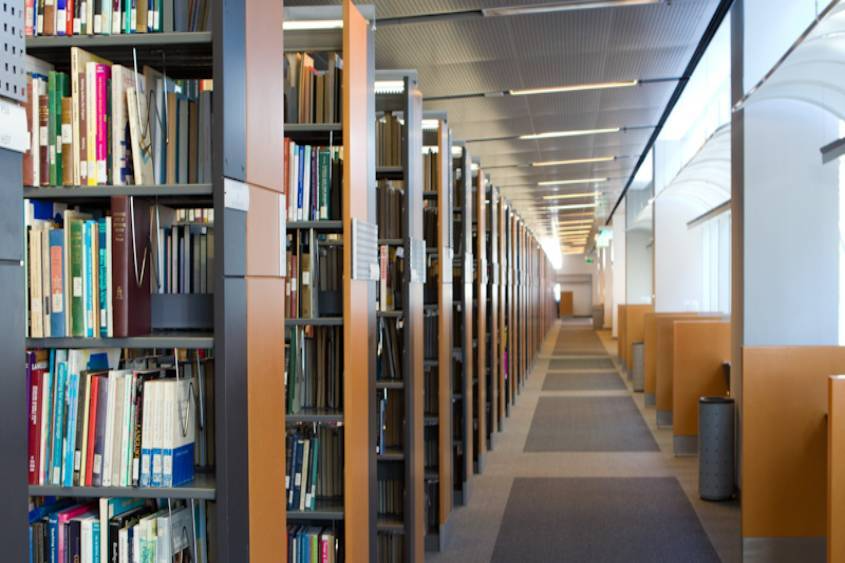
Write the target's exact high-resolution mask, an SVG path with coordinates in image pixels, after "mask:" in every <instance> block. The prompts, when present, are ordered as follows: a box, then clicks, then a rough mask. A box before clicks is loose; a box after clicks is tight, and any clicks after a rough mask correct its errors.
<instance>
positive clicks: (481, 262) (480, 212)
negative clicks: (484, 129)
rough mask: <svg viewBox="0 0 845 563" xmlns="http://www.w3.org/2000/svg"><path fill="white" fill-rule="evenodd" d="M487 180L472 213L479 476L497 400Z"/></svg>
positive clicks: (476, 183)
mask: <svg viewBox="0 0 845 563" xmlns="http://www.w3.org/2000/svg"><path fill="white" fill-rule="evenodd" d="M486 188H487V179H486V176H485V174H484V170H482V169H481V168H480V167H479V168H478V171H477V173H476V174H475V176H474V178H473V190H472V195H473V199H474V200H475V206H474V209H473V211H474V213H473V218H474V219H473V225H472V227H473V244H474V248H475V275H474V276H473V283H474V284H475V300H474V302H473V319H474V321H475V327H474V330H475V332H474V333H475V343H474V346H473V354H474V356H475V372H476V374H477V376H476V380H477V381H478V383H477V384H476V389H477V401H476V408H475V411H476V415H475V418H476V436H475V466H476V467H475V468H476V471H477V472H478V473H482V472H483V471H484V459H485V452H486V451H487V450H488V449H489V444H490V440H491V438H490V436H491V430H492V429H493V428H494V425H493V423H492V421H491V417H492V416H493V410H492V408H491V407H492V404H491V399H492V398H493V397H495V394H494V392H493V389H492V388H491V387H492V383H493V378H492V377H491V376H490V368H489V363H488V359H487V339H488V336H489V335H488V331H487V319H488V317H487V305H488V304H487V191H486Z"/></svg>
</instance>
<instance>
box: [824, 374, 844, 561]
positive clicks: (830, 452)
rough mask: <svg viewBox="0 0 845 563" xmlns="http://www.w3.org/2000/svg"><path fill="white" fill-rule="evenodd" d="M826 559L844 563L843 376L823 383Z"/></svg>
mask: <svg viewBox="0 0 845 563" xmlns="http://www.w3.org/2000/svg"><path fill="white" fill-rule="evenodd" d="M827 389H828V393H827V396H828V403H827V404H828V407H827V417H828V418H827V560H828V562H829V563H843V561H845V533H843V530H845V376H842V375H839V376H835V377H830V378H828V380H827Z"/></svg>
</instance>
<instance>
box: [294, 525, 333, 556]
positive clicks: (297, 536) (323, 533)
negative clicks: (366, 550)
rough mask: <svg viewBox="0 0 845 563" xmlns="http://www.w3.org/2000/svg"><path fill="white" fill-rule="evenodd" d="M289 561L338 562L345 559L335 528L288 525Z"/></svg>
mask: <svg viewBox="0 0 845 563" xmlns="http://www.w3.org/2000/svg"><path fill="white" fill-rule="evenodd" d="M287 533H288V553H287V557H288V558H287V560H288V563H337V562H338V561H342V560H343V556H342V555H341V553H340V540H339V539H338V536H337V532H336V531H335V530H334V529H333V528H321V527H319V526H298V525H289V526H288V530H287Z"/></svg>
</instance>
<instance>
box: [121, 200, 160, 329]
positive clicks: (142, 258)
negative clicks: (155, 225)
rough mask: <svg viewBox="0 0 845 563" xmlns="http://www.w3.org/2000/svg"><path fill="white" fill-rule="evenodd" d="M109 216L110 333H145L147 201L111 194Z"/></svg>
mask: <svg viewBox="0 0 845 563" xmlns="http://www.w3.org/2000/svg"><path fill="white" fill-rule="evenodd" d="M111 216H112V306H113V310H114V336H115V338H125V337H127V336H141V335H145V334H149V332H150V262H151V260H152V258H151V257H150V256H149V251H150V248H149V245H148V244H147V241H148V240H149V237H150V204H149V202H147V201H144V200H141V199H134V200H133V199H132V198H129V197H127V196H113V197H112V198H111ZM144 264H146V267H145V268H144V267H142V266H143V265H144ZM136 265H137V269H136Z"/></svg>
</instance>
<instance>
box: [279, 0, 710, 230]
mask: <svg viewBox="0 0 845 563" xmlns="http://www.w3.org/2000/svg"><path fill="white" fill-rule="evenodd" d="M337 3H339V1H338V0H285V4H286V5H287V6H292V5H322V4H337ZM366 3H372V4H374V5H375V7H376V16H377V18H379V19H383V18H396V17H407V16H419V15H427V14H445V13H450V12H459V11H464V10H478V9H484V8H494V7H508V6H520V5H527V4H544V3H546V4H559V3H560V2H559V1H557V0H555V1H551V0H547V1H546V2H543V1H542V0H487V1H484V0H373V1H372V2H366ZM718 3H719V2H718V0H671V1H670V2H669V1H667V2H664V3H658V4H650V5H638V6H619V7H610V8H599V9H584V10H576V11H568V12H551V13H542V14H531V15H514V16H504V17H474V18H458V17H456V18H443V19H436V20H433V21H424V22H417V23H404V24H393V25H388V23H389V22H384V25H381V26H379V25H378V19H377V21H376V68H378V69H392V68H396V69H405V68H412V69H416V70H417V72H418V77H419V81H420V87H421V89H422V92H423V96H424V99H425V100H426V101H425V109H426V110H443V111H446V112H448V117H449V123H450V126H451V128H452V131H453V138H454V139H456V140H464V141H467V142H468V148H469V151H470V154H471V156H472V157H473V159H474V160H477V161H479V162H480V164H481V167H482V168H484V169H485V171H486V172H487V174H488V175H489V176H490V177H491V181H492V183H493V185H496V186H499V187H501V190H502V192H503V194H504V195H505V196H506V197H507V198H509V199H510V200H511V201H512V202H513V204H514V207H515V208H516V209H517V211H518V212H519V214H520V215H521V216H522V217H523V218H524V219H525V221H526V223H527V224H528V225H529V227H531V228H532V230H533V231H534V233H535V234H536V236H537V237H538V238H543V237H549V236H554V237H557V236H558V234H557V227H556V225H554V224H552V223H550V221H549V218H550V212H549V211H547V210H546V208H548V207H549V206H554V205H563V204H573V203H574V204H577V203H588V202H591V201H593V198H592V197H589V198H586V199H564V200H559V201H550V200H547V199H544V198H543V196H549V195H553V194H559V195H561V194H566V193H584V192H592V191H593V190H598V191H599V192H600V194H601V197H600V199H599V202H598V204H599V205H598V207H597V209H596V221H597V222H600V221H602V220H603V219H605V218H606V217H607V215H608V214H609V212H610V210H611V209H612V208H613V205H614V204H615V202H616V200H617V198H618V197H619V194H620V193H621V191H622V189H623V188H624V186H625V184H626V182H627V180H628V178H629V177H630V175H631V173H632V171H633V169H634V166H635V165H636V163H637V160H638V159H639V157H640V155H641V153H642V152H643V150H644V148H645V146H646V144H647V142H648V139H649V137H650V136H651V134H652V133H653V131H654V127H655V126H656V125H657V123H658V122H659V120H660V117H661V115H662V114H663V112H664V110H665V108H666V105H667V103H668V102H669V100H670V97H671V96H672V93H673V91H674V89H675V88H676V86H677V84H678V81H677V78H678V77H679V76H681V75H682V74H683V72H684V70H685V68H686V66H687V64H688V63H689V61H690V59H691V57H692V55H693V52H694V51H695V49H696V47H697V45H698V43H699V41H700V39H701V37H702V35H703V34H704V32H705V29H706V28H707V26H708V24H709V22H710V19H711V18H712V17H713V14H714V12H715V10H716V8H717V5H718ZM631 80H639V81H640V83H639V84H638V85H636V86H633V87H625V88H613V89H596V90H587V91H580V92H568V93H554V94H540V95H532V96H500V97H471V98H458V99H448V100H430V99H429V98H437V97H444V96H455V95H462V94H479V93H489V92H502V91H508V90H511V89H519V88H538V87H548V86H560V85H573V84H587V83H601V82H616V81H631ZM600 128H621V129H622V130H621V131H620V132H616V133H603V134H590V135H582V136H573V137H565V138H556V139H544V140H520V139H517V138H516V137H517V136H519V135H525V134H532V133H543V132H548V131H563V130H566V131H571V130H594V129H600ZM503 138H504V139H503ZM485 139H496V140H485ZM608 156H613V157H616V159H615V160H612V161H607V162H597V163H592V164H567V165H562V166H548V167H532V166H531V163H533V162H537V161H550V160H569V159H585V158H595V157H608ZM586 178H607V179H608V180H607V181H606V182H602V183H590V184H579V185H565V186H559V187H554V186H548V187H540V186H538V185H537V183H538V182H541V181H558V180H567V179H569V180H572V179H586ZM584 211H585V210H584V209H580V210H577V211H576V210H572V213H583V212H584ZM567 212H568V211H562V212H561V211H558V212H555V213H552V214H553V215H555V216H559V220H561V221H562V220H564V217H563V215H564V214H565V213H567Z"/></svg>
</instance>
